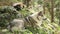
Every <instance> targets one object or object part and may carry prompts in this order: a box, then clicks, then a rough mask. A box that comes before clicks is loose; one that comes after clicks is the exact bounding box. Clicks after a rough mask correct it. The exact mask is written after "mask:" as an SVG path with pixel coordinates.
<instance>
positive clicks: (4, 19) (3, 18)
mask: <svg viewBox="0 0 60 34" xmlns="http://www.w3.org/2000/svg"><path fill="white" fill-rule="evenodd" d="M18 14H19V13H18V11H16V9H14V8H13V7H11V6H1V7H0V27H4V26H7V24H8V23H9V22H10V21H12V20H13V19H15V18H18V17H17V16H18Z"/></svg>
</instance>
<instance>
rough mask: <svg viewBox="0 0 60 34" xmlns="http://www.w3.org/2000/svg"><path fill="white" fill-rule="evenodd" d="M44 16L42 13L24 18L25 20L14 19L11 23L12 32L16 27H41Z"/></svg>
mask: <svg viewBox="0 0 60 34" xmlns="http://www.w3.org/2000/svg"><path fill="white" fill-rule="evenodd" d="M43 17H44V16H43V14H42V12H37V13H35V14H32V15H29V16H28V17H26V18H24V19H22V20H21V19H14V20H13V21H12V22H11V23H10V30H11V29H12V28H13V27H16V28H18V29H23V27H37V26H38V27H40V25H41V24H42V20H43V19H44V18H43Z"/></svg>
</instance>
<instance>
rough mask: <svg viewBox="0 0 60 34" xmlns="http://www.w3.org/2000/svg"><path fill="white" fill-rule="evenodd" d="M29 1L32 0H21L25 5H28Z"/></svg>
mask: <svg viewBox="0 0 60 34" xmlns="http://www.w3.org/2000/svg"><path fill="white" fill-rule="evenodd" d="M31 1H32V0H23V3H24V4H25V5H26V6H27V7H29V5H30V4H31Z"/></svg>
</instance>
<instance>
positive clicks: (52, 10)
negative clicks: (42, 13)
mask: <svg viewBox="0 0 60 34" xmlns="http://www.w3.org/2000/svg"><path fill="white" fill-rule="evenodd" d="M51 22H54V0H51Z"/></svg>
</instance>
